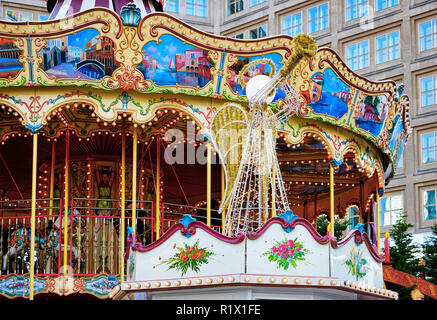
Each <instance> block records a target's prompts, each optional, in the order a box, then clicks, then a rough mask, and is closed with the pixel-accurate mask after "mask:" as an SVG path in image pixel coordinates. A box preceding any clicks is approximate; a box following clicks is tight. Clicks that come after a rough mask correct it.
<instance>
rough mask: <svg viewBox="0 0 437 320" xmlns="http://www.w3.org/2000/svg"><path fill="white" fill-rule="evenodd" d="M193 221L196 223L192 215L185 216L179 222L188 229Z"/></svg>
mask: <svg viewBox="0 0 437 320" xmlns="http://www.w3.org/2000/svg"><path fill="white" fill-rule="evenodd" d="M193 221H196V219H195V218H193V217H192V216H191V214H184V216H183V217H182V219H180V220H179V222H180V223H182V224H183V225H184V226H185V228H186V227H188V225H189V224H190V223H191V222H193Z"/></svg>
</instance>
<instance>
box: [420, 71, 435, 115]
mask: <svg viewBox="0 0 437 320" xmlns="http://www.w3.org/2000/svg"><path fill="white" fill-rule="evenodd" d="M433 104H437V74H436V75H432V76H429V77H426V78H422V79H421V80H420V105H421V106H422V107H427V106H431V105H433Z"/></svg>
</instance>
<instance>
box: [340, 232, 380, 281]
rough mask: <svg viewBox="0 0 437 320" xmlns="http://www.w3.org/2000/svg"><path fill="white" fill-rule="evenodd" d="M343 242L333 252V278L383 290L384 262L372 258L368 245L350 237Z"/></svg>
mask: <svg viewBox="0 0 437 320" xmlns="http://www.w3.org/2000/svg"><path fill="white" fill-rule="evenodd" d="M353 232H356V231H353ZM342 242H343V244H342V243H340V244H339V246H338V247H337V248H333V249H332V250H331V261H332V262H331V263H332V268H331V270H332V271H331V272H332V276H333V277H338V278H341V279H345V280H349V281H352V282H358V283H361V284H363V285H368V286H370V287H376V288H383V286H384V285H383V274H382V262H381V261H378V260H376V259H375V257H373V256H372V254H371V252H370V250H369V248H368V247H367V245H366V243H365V242H364V241H363V242H361V243H359V242H356V241H355V238H354V237H349V236H346V238H345V240H344V241H342Z"/></svg>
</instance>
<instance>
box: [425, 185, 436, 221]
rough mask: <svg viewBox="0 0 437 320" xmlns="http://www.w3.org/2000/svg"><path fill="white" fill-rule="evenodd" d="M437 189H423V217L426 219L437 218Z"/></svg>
mask: <svg viewBox="0 0 437 320" xmlns="http://www.w3.org/2000/svg"><path fill="white" fill-rule="evenodd" d="M436 193H437V189H430V190H429V189H428V190H424V191H423V218H424V220H433V219H435V218H436V211H437V203H436Z"/></svg>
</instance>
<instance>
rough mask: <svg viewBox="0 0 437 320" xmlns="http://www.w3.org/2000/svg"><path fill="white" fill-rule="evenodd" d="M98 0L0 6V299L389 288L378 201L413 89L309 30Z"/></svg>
mask: <svg viewBox="0 0 437 320" xmlns="http://www.w3.org/2000/svg"><path fill="white" fill-rule="evenodd" d="M96 2H97V1H96ZM98 2H99V4H98V6H96V7H92V8H89V7H87V4H86V3H87V2H86V1H76V2H75V4H71V3H72V2H68V1H65V2H64V1H48V9H49V11H51V16H50V20H48V21H44V22H42V21H38V22H26V23H20V22H18V23H12V22H6V21H0V87H1V89H0V117H1V121H0V160H1V163H0V175H1V177H2V179H0V197H1V199H0V212H1V214H0V252H1V275H0V297H3V298H18V297H21V298H23V297H24V298H28V299H31V300H33V299H44V298H45V297H49V296H52V295H58V296H70V297H73V298H74V297H79V296H80V297H86V298H90V299H92V298H98V299H107V298H113V299H167V298H180V299H198V298H199V297H204V295H205V293H207V294H208V296H209V297H210V298H211V299H257V298H263V299H264V298H269V299H273V298H274V299H276V298H283V299H290V298H296V297H297V298H301V299H303V298H308V299H317V298H319V299H325V298H335V299H397V294H396V293H394V292H392V291H389V290H386V289H385V288H384V280H383V270H382V263H383V261H384V258H385V257H384V254H382V250H381V243H380V237H379V234H380V232H379V199H380V197H381V196H382V195H383V193H384V186H385V185H386V184H387V183H388V182H389V181H390V179H391V177H392V176H393V175H394V171H395V164H396V162H397V160H398V159H399V157H400V155H401V153H402V150H403V147H404V145H405V143H406V140H407V138H408V135H409V130H410V129H409V118H408V108H409V100H408V97H407V96H405V95H403V94H402V91H403V86H402V85H400V86H396V84H395V83H394V82H393V81H383V82H373V81H370V80H367V79H365V78H363V77H361V76H359V75H357V74H355V73H354V72H352V71H351V70H350V69H349V68H348V67H347V65H346V64H345V63H344V62H343V61H342V60H341V58H340V57H339V56H338V55H337V53H335V52H334V51H332V50H331V49H328V48H317V46H316V44H315V42H314V40H313V39H312V38H311V37H309V36H307V35H304V34H300V35H298V36H296V37H295V38H291V37H289V36H285V35H281V36H275V37H268V38H263V39H257V40H240V39H232V38H227V37H221V36H215V35H211V34H208V33H205V32H202V31H201V30H198V29H196V28H193V27H191V26H189V25H187V24H186V23H184V22H182V21H180V20H178V19H176V18H174V17H173V16H171V15H169V14H167V13H164V12H159V11H162V10H163V7H164V8H165V2H164V3H162V1H146V0H145V1H135V4H134V3H132V2H130V1H98ZM138 3H141V6H140V5H139V4H138ZM138 6H139V7H138Z"/></svg>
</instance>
